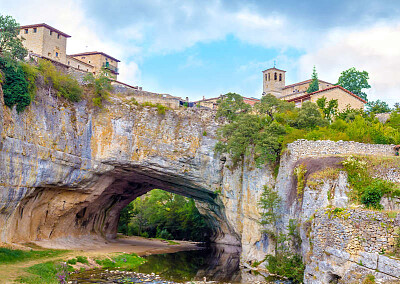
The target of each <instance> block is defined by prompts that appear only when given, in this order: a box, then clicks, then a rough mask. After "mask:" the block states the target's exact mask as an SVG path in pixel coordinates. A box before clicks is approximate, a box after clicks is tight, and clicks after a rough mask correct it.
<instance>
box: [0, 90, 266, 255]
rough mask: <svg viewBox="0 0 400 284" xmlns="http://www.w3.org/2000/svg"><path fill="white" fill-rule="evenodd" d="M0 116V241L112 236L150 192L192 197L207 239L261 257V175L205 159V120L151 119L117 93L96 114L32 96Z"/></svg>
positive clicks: (153, 112) (205, 115)
mask: <svg viewBox="0 0 400 284" xmlns="http://www.w3.org/2000/svg"><path fill="white" fill-rule="evenodd" d="M1 104H2V102H1ZM0 117H1V118H2V123H1V124H0V130H2V133H1V134H2V135H1V141H0V143H1V144H0V145H1V146H0V164H1V172H0V179H1V183H0V202H1V203H0V228H1V229H0V239H1V241H5V242H25V241H32V240H33V241H34V240H43V239H56V238H63V237H71V236H72V237H77V238H79V236H83V235H102V236H103V237H106V238H113V237H115V235H116V228H117V223H118V219H119V212H120V210H121V209H122V208H123V207H125V206H126V205H127V204H128V203H129V202H131V201H132V200H134V199H135V198H136V197H138V196H140V195H142V194H144V193H146V192H148V191H150V190H152V189H154V188H160V189H164V190H167V191H170V192H174V193H178V194H181V195H184V196H188V197H193V198H195V199H196V202H197V206H198V208H199V209H200V211H201V212H202V213H203V214H204V215H205V216H206V218H207V220H208V221H209V222H210V223H211V224H212V227H213V229H214V236H213V239H214V241H216V242H219V243H227V244H230V245H242V246H243V249H244V253H243V255H245V256H246V258H250V259H251V258H262V256H263V255H262V244H260V243H259V242H260V240H261V233H260V228H259V224H258V219H259V215H258V214H259V213H258V210H257V202H258V199H259V194H260V192H261V189H262V186H260V191H258V190H254V187H259V185H263V184H264V183H265V182H268V181H269V180H270V179H271V178H272V177H271V174H270V172H269V171H268V170H266V169H264V170H254V171H253V170H248V169H244V170H243V168H241V167H238V168H237V169H234V170H230V169H228V168H227V165H229V164H230V161H229V158H228V159H227V158H226V157H220V156H219V155H217V154H215V153H214V146H215V143H216V139H215V136H216V134H215V132H216V129H217V128H218V124H217V122H216V120H215V117H214V113H213V112H210V111H202V110H198V109H193V108H192V109H187V108H184V109H182V110H177V111H172V110H171V111H167V112H166V113H165V114H159V113H158V112H157V109H156V108H150V107H141V106H135V105H132V104H130V103H129V97H124V96H118V95H115V96H113V97H112V98H111V101H110V102H109V103H107V104H106V106H105V107H104V109H102V110H99V109H94V108H93V107H90V106H88V105H87V103H86V102H85V101H83V102H80V103H77V104H69V103H66V102H65V101H63V100H61V99H59V98H57V97H56V96H54V95H49V94H48V93H47V91H46V90H43V89H39V92H38V94H37V96H36V98H35V102H34V103H32V105H31V106H29V107H28V108H27V109H26V110H25V111H24V112H23V113H21V114H17V113H16V111H15V110H13V111H10V109H8V108H7V107H5V106H3V104H2V105H1V106H0Z"/></svg>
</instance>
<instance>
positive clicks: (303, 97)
mask: <svg viewBox="0 0 400 284" xmlns="http://www.w3.org/2000/svg"><path fill="white" fill-rule="evenodd" d="M335 88H339V89H341V90H342V91H344V92H346V93H348V94H349V95H351V96H353V97H355V98H356V99H359V100H360V101H362V102H363V103H364V104H366V103H367V101H366V100H364V99H362V98H360V97H359V96H357V95H355V94H353V93H352V92H350V91H349V90H346V89H345V88H343V87H342V86H340V85H336V86H332V87H329V88H326V89H323V90H318V91H316V92H312V93H309V94H305V95H304V96H300V97H297V98H293V99H289V100H287V101H288V102H296V101H300V100H304V99H308V98H309V97H311V95H314V94H317V93H322V92H325V91H329V90H332V89H335Z"/></svg>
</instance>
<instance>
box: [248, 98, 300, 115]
mask: <svg viewBox="0 0 400 284" xmlns="http://www.w3.org/2000/svg"><path fill="white" fill-rule="evenodd" d="M255 109H256V110H257V111H258V113H260V114H266V115H268V116H269V117H270V118H271V120H274V119H275V117H274V116H275V114H276V113H281V112H285V111H286V110H293V109H294V104H293V103H288V102H286V101H284V100H280V99H278V98H277V97H275V96H274V95H271V94H266V95H264V96H263V97H262V98H261V101H260V102H259V103H257V104H256V105H255Z"/></svg>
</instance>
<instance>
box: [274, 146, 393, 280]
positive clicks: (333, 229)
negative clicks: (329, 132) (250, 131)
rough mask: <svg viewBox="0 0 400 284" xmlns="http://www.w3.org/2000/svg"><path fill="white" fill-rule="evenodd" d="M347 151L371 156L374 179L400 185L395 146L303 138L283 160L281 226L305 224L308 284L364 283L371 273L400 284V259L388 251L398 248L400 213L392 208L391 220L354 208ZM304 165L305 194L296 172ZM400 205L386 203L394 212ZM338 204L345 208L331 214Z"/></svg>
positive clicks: (279, 188)
mask: <svg viewBox="0 0 400 284" xmlns="http://www.w3.org/2000/svg"><path fill="white" fill-rule="evenodd" d="M348 155H358V156H359V157H364V158H365V159H367V160H369V161H370V162H371V163H372V164H373V165H375V166H374V168H373V170H374V171H373V175H374V176H375V177H379V178H381V179H384V180H389V181H392V182H397V183H399V176H400V158H398V157H395V156H394V150H393V145H371V144H363V143H356V142H332V141H314V142H313V141H306V140H298V141H296V142H294V143H292V144H289V145H288V148H287V150H286V152H285V153H284V154H283V155H282V158H281V164H280V169H279V174H278V177H277V181H276V186H275V189H276V190H277V191H278V193H279V194H280V196H281V198H282V200H283V205H282V207H281V212H280V214H281V218H280V220H279V221H280V222H279V223H278V227H279V228H280V230H281V231H285V228H286V227H287V225H288V223H289V220H290V219H294V220H296V221H297V223H298V224H299V225H300V226H299V229H300V236H301V239H302V245H301V250H300V251H299V253H301V255H302V256H303V261H304V263H305V264H306V270H305V275H304V283H313V284H317V283H332V281H333V283H363V281H364V279H365V278H366V277H367V275H368V274H371V275H374V276H375V278H376V281H377V283H400V277H399V275H398V273H397V272H398V271H400V260H398V259H396V258H393V257H391V256H388V255H387V253H391V252H392V253H393V251H394V250H395V247H394V245H395V241H396V239H397V238H398V237H399V236H398V229H399V225H400V215H399V214H397V212H398V211H397V212H391V213H390V214H389V215H390V216H391V218H390V217H389V215H388V213H384V212H374V211H371V210H365V209H362V208H361V207H360V206H352V204H351V202H350V199H349V196H348V193H349V192H350V190H351V189H350V186H349V184H348V181H347V173H346V172H345V171H344V169H343V167H342V165H341V162H342V161H343V160H344V159H346V158H347V156H348ZM299 165H303V166H305V168H306V169H307V172H306V174H305V180H306V182H305V187H304V189H302V190H301V191H300V192H299V191H298V189H297V179H296V177H295V176H294V175H293V171H294V169H295V168H296V167H297V166H299ZM396 203H397V200H389V199H385V200H383V202H382V205H383V206H384V207H385V209H388V210H393V209H396V208H397V207H398V205H396ZM351 207H354V208H353V209H349V208H351ZM329 208H332V209H329ZM333 208H340V209H338V212H339V213H332V212H333V210H334V209H333ZM341 208H343V209H341ZM335 281H336V282H335Z"/></svg>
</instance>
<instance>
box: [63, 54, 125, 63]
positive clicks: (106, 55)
mask: <svg viewBox="0 0 400 284" xmlns="http://www.w3.org/2000/svg"><path fill="white" fill-rule="evenodd" d="M95 54H101V55H103V56H105V57H108V58H111V59H112V60H114V61H117V62H121V61H120V60H118V59H116V58H114V57H112V56H110V55H108V54H106V53H104V52H101V51H89V52H82V53H76V54H70V56H73V57H75V56H83V55H95Z"/></svg>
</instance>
